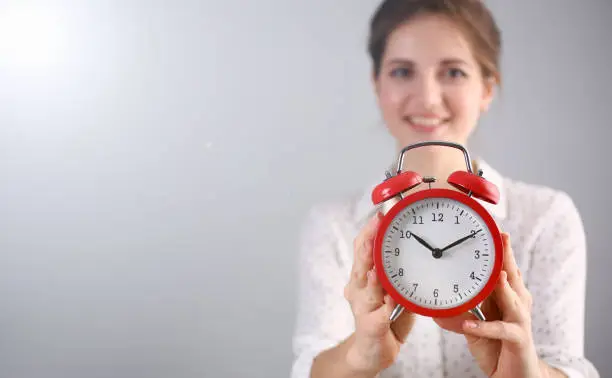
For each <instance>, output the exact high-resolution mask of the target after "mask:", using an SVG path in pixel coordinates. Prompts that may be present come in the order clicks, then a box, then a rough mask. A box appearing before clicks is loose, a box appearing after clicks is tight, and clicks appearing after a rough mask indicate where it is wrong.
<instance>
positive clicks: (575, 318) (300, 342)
mask: <svg viewBox="0 0 612 378" xmlns="http://www.w3.org/2000/svg"><path fill="white" fill-rule="evenodd" d="M475 164H476V165H477V166H478V167H479V168H481V169H483V171H484V177H485V178H486V179H487V180H489V181H491V182H493V183H494V184H496V185H497V186H498V188H499V190H500V195H501V196H500V201H499V203H498V204H497V205H491V204H489V203H486V202H484V201H479V202H480V203H481V204H482V205H483V206H484V207H485V208H486V209H487V210H488V211H489V212H490V213H491V215H492V216H493V218H494V219H495V220H496V221H497V222H498V225H499V227H500V229H501V230H502V231H505V232H508V233H509V234H510V239H511V242H512V247H513V251H514V254H515V257H516V261H517V264H518V266H519V268H520V270H521V272H522V274H523V279H524V280H525V282H526V285H527V288H528V289H529V291H530V292H531V294H532V296H533V311H532V316H533V320H532V324H533V337H534V340H535V344H536V347H537V351H538V354H539V356H540V357H541V358H542V359H543V360H544V361H546V362H547V363H548V364H549V365H551V366H555V367H557V368H559V369H560V370H562V371H563V372H564V373H565V374H567V375H568V377H570V378H574V377H581V378H592V377H599V374H598V372H597V370H596V369H595V367H594V366H593V365H592V364H591V363H590V361H588V360H587V359H586V358H585V357H584V303H585V281H586V241H585V234H584V230H583V225H582V220H581V218H580V215H579V213H578V211H577V209H576V207H575V205H574V203H573V201H572V199H571V198H570V197H569V196H568V195H567V194H566V193H564V192H561V191H558V190H554V189H551V188H547V187H543V186H536V185H533V184H527V183H523V182H519V181H515V180H511V179H509V178H505V177H502V176H501V175H500V174H499V173H498V172H496V171H495V170H494V169H493V168H492V167H490V166H489V165H488V164H487V163H486V162H484V161H483V160H480V159H478V160H476V162H475ZM381 176H382V175H381ZM381 180H382V179H381ZM378 183H380V181H378V182H375V183H374V184H373V185H372V186H371V187H368V188H367V190H366V191H365V193H360V194H359V195H358V196H356V197H355V198H347V199H345V200H341V201H337V202H330V203H324V204H319V205H317V206H315V207H313V208H312V209H311V211H310V213H309V215H308V217H307V219H306V222H305V224H304V227H303V230H302V233H301V240H300V251H299V264H298V269H299V285H298V287H299V292H298V294H299V295H298V315H297V319H296V324H295V333H294V335H293V353H294V360H293V364H292V371H291V377H292V378H307V377H309V375H310V368H311V365H312V361H313V358H314V357H315V356H316V355H317V354H319V353H320V352H321V351H323V350H325V349H327V348H330V347H333V346H335V345H337V344H338V343H339V342H341V341H342V340H343V339H345V338H347V337H348V336H349V335H350V334H351V333H352V332H353V330H354V322H353V315H352V313H351V309H350V306H349V304H348V302H347V301H346V300H345V298H344V296H343V291H344V286H345V285H346V283H347V282H348V280H349V275H350V271H351V267H352V258H353V250H352V245H353V239H354V238H355V236H356V235H357V233H358V232H359V230H360V229H361V227H362V226H363V225H364V223H365V222H366V221H367V220H368V219H369V218H370V217H371V216H372V215H373V214H374V211H375V207H374V205H373V204H372V202H371V199H370V198H371V197H370V196H371V190H372V188H373V187H374V185H377V184H378ZM380 377H381V378H387V377H388V378H399V377H406V378H410V377H427V378H443V377H466V378H472V377H474V378H476V377H478V378H480V377H485V375H484V374H483V373H482V371H481V370H480V369H479V368H478V366H477V364H476V363H475V361H474V359H473V357H472V355H471V354H470V352H469V350H468V349H467V345H466V342H465V338H464V336H463V335H460V334H456V333H453V332H449V331H446V330H442V329H441V328H440V327H439V326H438V325H437V324H436V323H434V322H433V321H432V320H431V319H430V318H427V317H421V316H417V320H416V324H415V326H414V327H413V329H412V331H411V332H410V334H409V335H408V338H407V340H406V342H405V344H404V345H403V346H402V348H401V349H400V352H399V356H398V358H397V359H396V361H395V363H394V364H393V365H392V366H391V367H389V368H388V369H386V370H385V371H383V372H382V373H381V374H380Z"/></svg>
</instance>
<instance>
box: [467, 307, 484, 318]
mask: <svg viewBox="0 0 612 378" xmlns="http://www.w3.org/2000/svg"><path fill="white" fill-rule="evenodd" d="M470 312H471V313H472V314H473V315H474V316H475V317H476V318H478V320H482V321H484V320H487V319H486V318H485V316H484V314H483V313H482V311H481V310H480V307H474V308H473V309H471V310H470Z"/></svg>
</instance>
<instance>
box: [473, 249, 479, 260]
mask: <svg viewBox="0 0 612 378" xmlns="http://www.w3.org/2000/svg"><path fill="white" fill-rule="evenodd" d="M474 258H475V259H476V260H478V259H479V258H480V251H479V250H475V251H474Z"/></svg>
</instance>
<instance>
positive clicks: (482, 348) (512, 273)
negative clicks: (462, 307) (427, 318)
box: [435, 233, 541, 378]
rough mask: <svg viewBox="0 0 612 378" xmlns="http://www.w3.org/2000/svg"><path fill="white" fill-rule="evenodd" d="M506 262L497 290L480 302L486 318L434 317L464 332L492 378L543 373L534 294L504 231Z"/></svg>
mask: <svg viewBox="0 0 612 378" xmlns="http://www.w3.org/2000/svg"><path fill="white" fill-rule="evenodd" d="M502 241H503V248H504V265H503V268H502V272H501V275H500V279H499V282H498V284H497V287H496V288H495V291H494V293H493V294H492V295H491V296H489V298H487V299H486V300H485V301H484V302H483V305H482V306H481V310H482V311H483V313H484V315H485V317H486V319H487V320H486V321H484V322H483V321H477V320H473V318H472V317H471V315H465V316H460V317H456V318H449V319H435V321H436V322H437V323H438V325H440V326H441V327H442V328H445V329H448V330H451V331H455V332H459V333H463V334H464V335H465V338H466V340H467V344H468V347H469V350H470V352H471V353H472V355H473V356H474V358H475V359H476V361H477V363H478V365H479V367H480V369H481V370H482V371H483V372H484V373H485V374H487V376H489V377H493V378H510V377H512V378H521V377H529V378H531V377H540V376H541V374H540V360H539V358H538V356H537V353H536V348H535V345H534V342H533V337H532V333H531V307H532V299H531V294H530V293H529V291H528V290H527V288H526V287H525V284H524V282H523V279H522V277H521V273H520V271H519V269H518V267H517V265H516V261H515V259H514V255H513V253H512V247H511V245H510V238H509V236H508V234H505V233H503V234H502Z"/></svg>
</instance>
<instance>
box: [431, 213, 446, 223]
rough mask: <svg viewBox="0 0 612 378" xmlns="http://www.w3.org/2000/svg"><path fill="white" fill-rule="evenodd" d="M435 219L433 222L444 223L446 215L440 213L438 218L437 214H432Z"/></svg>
mask: <svg viewBox="0 0 612 378" xmlns="http://www.w3.org/2000/svg"><path fill="white" fill-rule="evenodd" d="M431 215H432V217H433V219H432V222H444V214H442V213H438V217H437V218H436V213H431Z"/></svg>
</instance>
